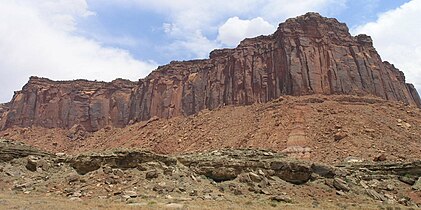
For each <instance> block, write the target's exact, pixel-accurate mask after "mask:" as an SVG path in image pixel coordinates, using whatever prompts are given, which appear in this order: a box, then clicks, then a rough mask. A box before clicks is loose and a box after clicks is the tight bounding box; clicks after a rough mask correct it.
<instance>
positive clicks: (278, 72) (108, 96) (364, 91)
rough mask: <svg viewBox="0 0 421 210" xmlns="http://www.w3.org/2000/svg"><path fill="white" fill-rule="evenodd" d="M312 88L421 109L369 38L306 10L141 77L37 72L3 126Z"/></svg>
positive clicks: (115, 119)
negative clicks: (58, 78) (60, 77)
mask: <svg viewBox="0 0 421 210" xmlns="http://www.w3.org/2000/svg"><path fill="white" fill-rule="evenodd" d="M308 94H328V95H330V94H350V95H374V96H378V97H380V98H383V99H387V100H393V101H401V102H403V103H405V104H409V105H413V106H418V107H421V100H420V97H419V95H418V93H417V91H416V90H415V88H414V87H413V86H412V85H411V84H406V83H405V77H404V75H403V73H402V72H401V71H399V70H398V69H396V68H395V67H394V66H393V65H392V64H390V63H388V62H383V61H382V60H381V58H380V56H379V54H378V53H377V52H376V50H375V49H374V47H373V44H372V40H371V38H370V37H369V36H367V35H358V36H356V37H353V36H351V35H350V33H349V30H348V28H347V26H346V25H345V24H343V23H340V22H338V21H337V20H336V19H332V18H324V17H321V16H320V15H319V14H316V13H307V14H306V15H303V16H300V17H297V18H293V19H288V20H287V21H286V22H285V23H281V24H280V25H279V28H278V30H277V31H276V32H275V33H274V34H273V35H270V36H259V37H256V38H252V39H245V40H244V41H242V42H241V43H240V45H239V46H238V47H237V48H235V49H221V50H215V51H213V52H211V53H210V58H209V59H206V60H194V61H185V62H171V63H170V64H168V65H165V66H161V67H159V68H158V69H157V70H155V71H153V72H152V73H151V74H150V75H149V76H147V77H146V78H145V79H141V80H139V81H138V82H137V83H133V82H130V81H125V80H116V81H113V82H111V83H104V82H89V81H83V80H77V81H66V82H54V81H50V80H48V79H43V78H37V77H32V78H31V79H30V81H29V82H28V84H27V85H25V86H24V88H23V90H22V91H19V92H17V93H16V94H15V96H14V97H13V99H12V101H11V102H10V104H9V106H8V109H9V111H7V112H5V113H4V114H3V118H2V119H0V129H5V128H8V127H11V126H23V127H27V126H42V127H61V128H70V127H72V126H73V125H76V124H80V125H82V126H84V127H85V129H87V130H89V131H96V130H98V129H100V128H103V127H105V126H107V125H112V126H116V127H122V126H125V125H127V124H130V123H132V122H137V121H142V120H147V119H149V118H151V117H153V116H157V117H162V118H169V117H173V116H179V115H191V114H195V113H197V112H198V111H200V110H203V109H215V108H217V107H220V106H224V105H248V104H253V103H263V102H267V101H269V100H272V99H274V98H278V97H279V96H281V95H308Z"/></svg>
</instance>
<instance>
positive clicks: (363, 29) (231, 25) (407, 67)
mask: <svg viewBox="0 0 421 210" xmlns="http://www.w3.org/2000/svg"><path fill="white" fill-rule="evenodd" d="M308 11H315V12H319V13H321V14H322V15H324V16H328V17H335V18H337V19H338V20H340V21H341V22H345V23H346V24H347V25H348V26H349V27H350V29H351V32H352V33H353V34H357V33H367V34H369V35H371V36H372V37H373V39H374V44H375V47H376V48H377V49H378V51H379V53H380V54H381V56H382V58H384V60H389V61H391V62H392V63H394V64H395V65H396V66H397V67H398V68H400V69H401V70H403V71H404V72H405V74H406V75H407V79H408V81H409V82H412V83H414V84H416V86H417V88H419V89H420V87H421V76H420V75H421V74H419V73H418V72H419V69H420V67H421V40H420V39H419V38H418V37H419V36H421V24H419V23H418V21H417V20H420V19H421V15H420V14H421V0H412V1H409V0H407V1H404V0H297V1H289V0H230V1H226V0H214V1H207V0H177V1H174V0H14V1H12V0H4V1H3V2H2V4H0V18H1V19H2V20H7V21H4V22H3V23H2V24H0V56H2V58H3V59H2V60H0V83H1V84H3V88H2V89H0V102H6V101H9V100H10V98H11V97H12V94H13V91H14V90H19V89H21V87H22V86H23V85H24V84H25V83H26V82H27V80H28V78H29V76H31V75H37V76H43V77H48V78H52V79H55V80H68V79H78V78H84V79H90V80H104V81H110V80H112V79H114V78H118V77H122V78H126V79H130V80H137V79H139V78H142V77H144V76H146V75H147V74H148V73H150V72H151V71H152V70H153V69H155V68H156V67H157V66H158V65H162V64H166V63H168V62H170V61H172V60H189V59H196V58H206V57H207V56H208V54H209V52H210V51H211V50H212V49H215V48H224V47H235V46H236V45H237V44H238V43H239V41H240V40H242V39H244V38H246V37H253V36H257V35H260V34H270V33H273V32H274V31H275V30H276V27H277V25H278V24H279V23H280V22H283V21H285V19H287V18H290V17H295V16H298V15H301V14H304V13H306V12H308Z"/></svg>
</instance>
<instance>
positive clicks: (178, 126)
mask: <svg viewBox="0 0 421 210" xmlns="http://www.w3.org/2000/svg"><path fill="white" fill-rule="evenodd" d="M0 136H6V137H7V138H9V139H13V140H17V141H22V142H25V143H27V144H30V145H33V146H36V147H39V148H42V149H44V150H47V151H51V152H66V153H79V152H83V151H92V150H93V151H101V150H104V149H110V148H118V147H125V148H143V149H146V150H150V151H153V152H157V153H161V154H179V153H185V152H192V151H205V150H213V149H220V148H248V147H252V148H261V149H270V150H274V151H284V152H288V151H295V150H297V149H296V148H297V147H298V152H296V153H295V154H298V156H300V157H301V158H307V159H308V158H311V159H312V160H316V161H321V162H329V163H334V162H336V163H337V162H342V161H343V160H344V159H346V158H350V157H355V158H357V159H364V160H373V158H375V157H378V156H380V155H381V154H385V156H386V158H387V159H389V160H404V159H408V160H409V159H417V158H419V157H420V155H421V138H420V137H421V111H420V109H418V108H415V107H410V106H404V105H403V104H400V103H394V102H387V101H383V100H380V99H377V98H367V97H350V96H329V97H328V96H318V95H315V96H306V97H283V98H279V99H276V100H274V101H271V102H269V103H266V104H255V105H251V106H240V107H232V106H229V107H224V108H220V109H218V110H214V111H208V110H204V111H201V112H200V113H198V114H196V115H192V116H190V117H176V118H172V119H158V118H152V119H151V120H149V121H146V122H140V123H137V124H134V125H131V126H128V127H126V128H111V127H106V128H104V129H102V130H100V131H98V132H95V133H89V132H85V131H84V130H83V128H78V127H77V126H76V127H74V128H72V129H71V130H70V131H69V130H61V129H46V128H36V127H34V128H12V129H8V130H6V131H3V132H1V133H0ZM291 156H294V152H293V153H292V154H291Z"/></svg>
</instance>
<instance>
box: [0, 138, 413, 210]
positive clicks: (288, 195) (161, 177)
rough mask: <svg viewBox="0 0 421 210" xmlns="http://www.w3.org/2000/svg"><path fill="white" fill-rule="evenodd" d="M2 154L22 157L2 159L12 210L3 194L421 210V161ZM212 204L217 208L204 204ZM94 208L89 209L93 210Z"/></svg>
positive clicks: (221, 153) (14, 150)
mask: <svg viewBox="0 0 421 210" xmlns="http://www.w3.org/2000/svg"><path fill="white" fill-rule="evenodd" d="M23 148H28V150H25V149H23ZM0 154H2V155H5V154H13V157H14V158H11V159H1V158H0V176H1V177H2V179H0V202H1V204H2V206H3V207H5V208H6V209H10V205H11V204H10V200H11V199H4V198H3V196H1V194H9V195H15V196H16V197H17V198H19V200H18V203H19V204H20V205H23V203H22V202H21V201H22V200H25V199H28V198H30V197H32V196H40V197H43V199H46V198H50V199H51V200H49V201H43V202H39V200H38V199H37V200H36V202H33V205H40V204H44V205H45V204H50V205H60V203H61V201H57V197H58V198H60V197H61V198H67V199H69V200H71V201H74V202H75V203H73V204H71V203H70V204H69V206H70V207H72V208H74V205H77V203H78V202H86V201H90V200H91V201H92V202H95V203H97V205H98V204H103V205H105V206H111V205H116V204H120V205H122V207H121V208H123V207H124V205H126V206H127V207H131V206H144V205H146V206H147V207H148V209H150V208H157V209H163V208H168V209H170V208H176V209H184V208H188V209H191V208H192V207H193V206H194V205H195V204H198V203H199V205H198V206H197V209H207V206H209V204H210V207H211V209H214V208H215V205H217V206H220V207H222V209H227V208H228V206H229V204H234V205H235V206H236V207H235V208H229V209H272V208H274V209H275V208H278V209H279V208H282V209H285V208H286V209H297V208H298V209H307V208H317V209H401V208H405V206H408V207H411V208H417V207H420V206H421V199H420V198H421V191H420V190H421V178H419V177H420V176H421V170H420V167H421V162H420V161H415V162H395V163H389V162H383V163H373V162H364V163H352V162H351V161H349V162H344V163H342V164H339V165H336V166H334V165H325V164H320V163H317V162H310V161H297V160H291V159H288V158H286V157H285V154H282V153H276V152H272V151H264V150H251V149H248V150H215V151H211V152H205V153H195V154H185V155H178V156H164V155H157V154H154V153H150V152H145V151H139V150H115V151H109V152H105V153H95V154H93V153H89V154H81V155H77V156H67V155H65V154H56V155H52V154H51V155H47V154H46V153H43V152H36V153H35V152H34V150H33V149H32V148H29V147H26V146H24V145H20V144H19V145H16V144H11V142H7V141H6V142H5V141H2V140H0ZM28 154H31V155H30V156H27V155H28ZM206 201H208V202H209V204H203V203H200V202H206ZM67 202H68V201H67ZM106 203H107V204H106ZM86 205H87V204H86V203H85V206H84V207H83V209H93V208H92V207H89V206H86ZM105 206H102V207H101V208H100V209H103V208H105ZM146 206H145V207H146ZM33 208H34V206H30V208H29V209H33ZM56 208H57V207H56ZM121 208H115V209H121ZM35 209H36V208H35ZM60 209H61V208H60ZM66 209H67V208H66ZM94 209H96V208H94Z"/></svg>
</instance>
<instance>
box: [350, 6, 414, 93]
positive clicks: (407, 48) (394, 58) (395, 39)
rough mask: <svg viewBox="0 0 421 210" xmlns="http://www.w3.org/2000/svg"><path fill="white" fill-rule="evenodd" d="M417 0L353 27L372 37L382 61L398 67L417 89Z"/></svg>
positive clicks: (356, 30)
mask: <svg viewBox="0 0 421 210" xmlns="http://www.w3.org/2000/svg"><path fill="white" fill-rule="evenodd" d="M420 20H421V0H412V1H410V2H408V3H406V4H404V5H402V6H401V7H399V8H397V9H394V10H390V11H388V12H386V13H383V14H380V15H379V18H378V19H377V20H376V21H375V22H370V23H367V24H365V25H362V26H360V27H357V28H356V29H354V30H353V32H354V33H365V34H368V35H370V36H372V37H373V40H374V46H375V47H376V49H377V50H378V51H379V54H380V55H381V56H382V58H383V60H387V61H390V62H391V63H393V64H395V66H396V67H397V68H399V69H400V70H402V71H403V72H404V73H405V75H406V78H407V81H408V82H410V83H414V84H415V85H416V87H417V89H418V90H419V91H421V39H420V37H419V35H420V34H421V27H420V26H421V25H420Z"/></svg>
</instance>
